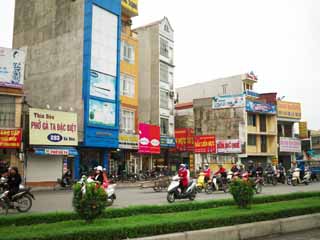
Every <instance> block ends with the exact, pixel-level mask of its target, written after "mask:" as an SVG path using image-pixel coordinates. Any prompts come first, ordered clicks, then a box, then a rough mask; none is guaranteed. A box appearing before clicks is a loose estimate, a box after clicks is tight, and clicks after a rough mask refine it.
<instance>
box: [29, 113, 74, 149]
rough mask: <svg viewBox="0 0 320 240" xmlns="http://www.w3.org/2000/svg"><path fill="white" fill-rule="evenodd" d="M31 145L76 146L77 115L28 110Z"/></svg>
mask: <svg viewBox="0 0 320 240" xmlns="http://www.w3.org/2000/svg"><path fill="white" fill-rule="evenodd" d="M29 118H30V121H29V131H30V133H29V137H30V144H31V145H49V146H51V145H55V146H77V145H78V127H77V114H76V113H70V112H59V111H50V110H45V109H36V108H30V111H29Z"/></svg>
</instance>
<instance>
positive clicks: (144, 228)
mask: <svg viewBox="0 0 320 240" xmlns="http://www.w3.org/2000/svg"><path fill="white" fill-rule="evenodd" d="M317 212H320V197H314V198H306V199H297V200H291V201H283V202H275V203H266V204H257V205H253V206H252V209H250V210H246V209H239V208H237V207H236V206H226V207H219V208H212V209H201V210H195V211H187V212H179V213H166V214H149V215H139V216H131V217H123V218H114V219H99V220H96V221H95V222H94V223H93V224H89V225H88V224H85V223H84V222H83V221H80V220H75V221H64V222H58V223H53V224H38V225H31V226H20V227H14V226H10V227H1V228H0V236H1V239H3V240H18V239H19V240H30V239H34V240H40V239H41V240H58V239H59V240H61V239H64V240H75V239H79V240H81V239H99V240H104V239H125V238H135V237H144V236H152V235H158V234H167V233H173V232H181V231H191V230H199V229H207V228H214V227H222V226H230V225H235V224H243V223H249V222H257V221H265V220H272V219H277V218H285V217H292V216H298V215H305V214H311V213H317Z"/></svg>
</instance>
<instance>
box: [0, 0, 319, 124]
mask: <svg viewBox="0 0 320 240" xmlns="http://www.w3.org/2000/svg"><path fill="white" fill-rule="evenodd" d="M52 1H53V0H52ZM13 9H14V0H0V16H1V19H0V46H5V47H11V43H12V29H13ZM319 9H320V0H223V1H222V0H197V1H194V0H193V1H191V0H185V1H181V0H139V16H138V17H136V18H134V21H133V23H134V27H136V26H140V25H144V24H147V23H149V22H151V21H154V20H158V19H161V18H162V17H163V16H167V17H168V19H169V21H170V23H171V25H172V27H173V28H174V30H175V65H176V69H175V86H176V87H181V86H185V85H188V84H192V83H196V82H202V81H208V80H211V79H215V78H220V77H227V76H231V75H237V74H241V73H245V72H248V71H251V70H252V71H254V72H255V73H256V74H257V75H258V77H259V82H258V83H257V84H256V87H255V89H256V90H257V91H259V92H278V94H279V96H285V100H288V101H299V102H301V103H302V108H303V112H302V116H303V120H307V121H308V123H309V128H312V129H320V104H319V98H316V95H317V94H318V95H319V94H320V83H319V81H320V13H319Z"/></svg>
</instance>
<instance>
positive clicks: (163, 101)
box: [160, 89, 169, 109]
mask: <svg viewBox="0 0 320 240" xmlns="http://www.w3.org/2000/svg"><path fill="white" fill-rule="evenodd" d="M160 107H161V108H165V109H168V108H169V92H168V91H166V90H162V89H160Z"/></svg>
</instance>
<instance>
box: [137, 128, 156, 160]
mask: <svg viewBox="0 0 320 240" xmlns="http://www.w3.org/2000/svg"><path fill="white" fill-rule="evenodd" d="M139 153H145V154H148V153H149V154H160V127H159V126H155V125H150V124H145V123H139Z"/></svg>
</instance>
